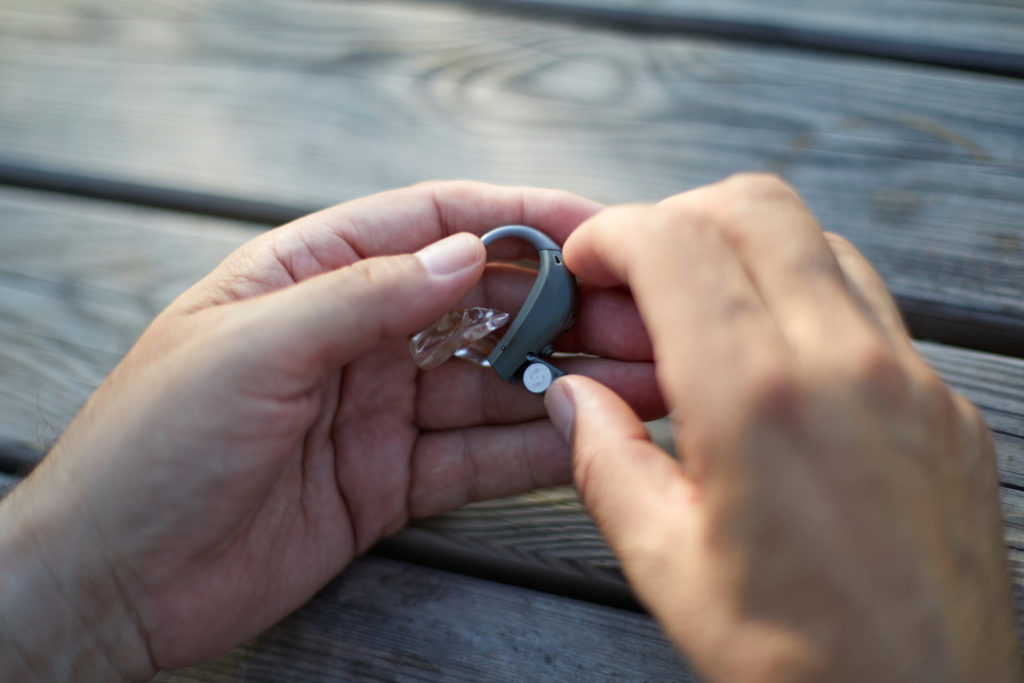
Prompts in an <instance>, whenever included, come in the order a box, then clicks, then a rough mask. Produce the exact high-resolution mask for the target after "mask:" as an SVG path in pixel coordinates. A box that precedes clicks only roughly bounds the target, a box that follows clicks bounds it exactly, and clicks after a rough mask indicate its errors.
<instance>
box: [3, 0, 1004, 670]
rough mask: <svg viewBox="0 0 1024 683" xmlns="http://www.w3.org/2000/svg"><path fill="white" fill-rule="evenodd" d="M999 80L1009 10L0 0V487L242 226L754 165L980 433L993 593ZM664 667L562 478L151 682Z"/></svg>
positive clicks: (398, 549)
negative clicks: (873, 282)
mask: <svg viewBox="0 0 1024 683" xmlns="http://www.w3.org/2000/svg"><path fill="white" fill-rule="evenodd" d="M1022 77H1024V7H1022V6H1021V4H1020V3H1019V2H1018V1H1017V0H993V1H992V2H990V3H988V4H982V3H978V2H974V1H973V0H948V1H942V0H916V1H915V0H828V1H827V2H822V1H820V0H817V1H812V0H784V1H780V2H774V3H763V2H759V1H758V0H719V1H718V2H715V3H710V2H698V1H697V0H661V1H655V0H647V1H644V2H627V1H626V0H589V1H584V0H570V1H566V2H559V3H549V2H531V1H528V0H511V1H506V0H497V1H495V0H492V1H490V2H484V1H483V0H480V1H477V2H472V1H468V0H467V1H465V2H391V1H386V2H373V3H370V2H340V1H329V0H292V1H286V0H261V1H260V2H253V1H251V0H222V1H217V2H214V1H212V0H177V1H176V2H154V1H152V0H148V1H142V0H137V1H134V2H132V1H126V2H119V3H107V2H99V1H98V0H81V1H79V2H71V1H70V0H37V1H36V2H32V3H28V2H21V1H19V0H0V471H3V472H4V474H0V490H3V488H4V487H5V486H7V485H16V483H17V480H18V478H19V477H20V476H21V475H23V474H24V473H25V472H26V471H27V469H28V468H29V467H31V464H32V463H34V462H36V461H37V460H38V459H39V458H40V457H41V456H42V455H43V454H44V453H45V452H46V450H47V449H48V447H49V446H50V445H51V444H52V443H53V441H54V440H55V439H56V438H57V436H58V435H59V434H60V432H61V430H62V429H63V427H64V426H65V425H66V423H67V422H68V420H69V419H70V418H71V417H72V415H73V413H74V411H75V409H76V408H77V406H78V405H80V404H81V402H82V401H83V400H84V398H85V397H86V396H87V395H88V394H89V393H90V391H91V390H92V389H93V388H94V387H95V386H97V384H98V383H99V382H100V381H101V380H102V379H103V377H104V376H105V375H106V373H107V372H109V371H110V369H111V368H112V367H113V366H114V365H115V364H116V363H117V361H118V359H119V358H120V357H121V356H122V355H123V354H124V352H125V351H126V350H127V348H128V347H129V345H130V344H131V343H132V341H133V340H134V339H135V338H136V337H137V335H138V334H139V332H140V331H141V330H142V329H143V327H144V326H145V324H146V323H147V321H148V320H149V319H150V318H151V317H152V316H153V315H155V314H156V313H157V312H158V311H159V310H160V309H161V308H162V307H163V306H164V305H166V303H167V302H168V301H169V300H170V299H171V298H173V297H174V296H175V295H176V294H177V293H179V292H180V291H181V290H182V289H184V288H185V287H186V286H187V285H188V284H189V283H191V282H192V281H194V280H195V279H197V278H198V277H199V276H200V275H202V274H203V273H205V272H206V271H208V270H209V269H210V268H211V267H212V266H213V265H215V264H216V263H217V262H218V261H219V260H220V259H221V258H222V257H223V256H224V255H225V254H226V253H227V252H228V251H230V250H231V249H232V248H234V247H235V246H236V245H238V244H239V243H241V242H243V241H244V240H246V239H247V238H249V237H250V236H252V235H253V234H255V232H257V231H259V230H262V229H264V228H266V227H267V226H269V225H273V224H276V223H280V222H282V221H284V220H287V219H289V218H291V217H293V216H296V215H299V214H301V213H304V212H306V211H308V210H311V209H314V208H318V207H321V206H324V205H328V204H331V203H335V202H339V201H343V200H346V199H350V198H353V197H357V196H361V195H364V194H367V193H370V192H374V191H377V190H380V189H384V188H389V187H394V186H399V185H403V184H407V183H412V182H416V181H420V180H424V179H429V178H438V177H471V178H476V179H481V180H488V181H493V182H500V183H514V184H535V185H546V186H555V187H563V188H566V189H570V190H573V191H576V192H579V193H582V194H585V195H589V196H591V197H594V198H595V199H599V200H602V201H606V202H620V201H638V200H646V199H657V198H660V197H662V196H666V195H669V194H672V193H675V192H677V191H680V190H682V189H686V188H689V187H692V186H695V185H698V184H702V183H705V182H710V181H713V180H716V179H718V178H720V177H722V176H724V175H727V174H729V173H731V172H734V171H739V170H751V169H754V170H756V169H760V170H770V171H774V172H776V173H780V174H782V175H783V176H784V177H786V178H787V179H788V180H789V181H790V182H792V183H793V184H794V185H795V186H796V187H797V188H798V189H799V190H800V191H801V192H802V193H803V194H804V195H805V197H806V198H807V201H808V203H809V204H810V206H811V207H812V208H813V209H814V211H815V212H816V213H817V215H818V216H819V217H820V219H821V220H822V222H823V223H824V224H825V225H826V226H827V227H828V228H829V229H831V230H834V231H836V232H840V233H842V234H844V235H846V236H848V237H849V238H850V239H852V240H853V241H854V242H855V243H856V244H857V245H858V246H860V247H861V249H862V250H863V251H864V252H865V253H866V254H867V255H868V256H869V258H871V259H872V261H873V262H874V263H875V264H876V266H877V267H878V269H879V270H880V271H881V272H882V274H883V276H884V277H885V278H886V280H887V282H888V283H889V284H890V286H891V287H892V289H893V291H894V292H895V293H896V295H897V297H898V299H899V302H900V305H901V307H902V309H903V311H904V313H905V315H906V317H907V320H908V322H909V323H910V325H911V327H912V329H913V331H914V333H915V335H916V336H918V337H919V338H920V339H921V340H922V341H920V343H919V348H920V350H921V352H922V353H923V354H924V355H925V357H926V358H927V359H928V360H929V361H930V362H931V363H932V364H933V365H934V366H935V368H936V369H937V370H938V371H939V372H940V373H941V374H942V375H943V376H944V377H945V378H947V379H948V380H949V381H950V382H951V383H952V384H953V385H954V386H955V387H956V388H957V390H959V391H961V392H962V393H964V394H965V395H967V396H968V397H969V398H971V399H972V400H974V401H975V402H976V403H977V404H978V405H979V406H980V408H981V409H982V412H983V413H984V414H985V417H986V419H987V420H988V421H989V424H990V426H991V428H992V430H993V435H994V437H995V440H996V444H997V449H998V453H999V465H1000V475H1001V481H1002V485H1003V486H1002V496H1003V503H1004V510H1005V516H1006V543H1007V547H1008V549H1009V553H1010V558H1011V561H1012V563H1013V572H1014V580H1015V582H1016V583H1017V587H1018V597H1020V596H1022V595H1024V360H1021V358H1022V357H1024V81H1021V78H1022ZM654 428H655V429H659V428H661V429H664V426H663V425H660V426H659V425H654ZM691 677H692V675H691V674H690V673H689V672H688V671H687V669H686V667H685V664H683V663H682V662H681V659H680V657H679V656H678V655H677V654H676V652H675V651H674V650H673V649H672V647H671V646H670V645H669V644H668V643H667V642H666V641H665V639H664V638H663V637H662V636H661V635H660V632H659V631H658V629H657V627H656V625H655V624H654V623H653V622H652V621H651V619H650V618H649V617H647V616H646V615H644V614H643V613H642V612H640V611H639V610H637V609H636V604H635V601H634V600H633V598H632V597H631V594H630V592H629V590H628V587H627V586H626V585H625V583H624V582H623V580H622V577H621V574H620V573H619V571H618V567H617V564H616V561H615V559H614V557H613V556H612V554H611V553H610V552H609V550H608V548H607V547H606V546H605V544H604V543H603V541H602V540H601V539H600V537H599V536H598V534H597V533H596V530H595V529H594V528H593V526H592V525H591V523H590V521H589V520H588V518H587V516H586V514H585V513H584V512H583V511H582V510H581V508H580V506H579V504H578V503H577V501H576V498H575V495H574V493H573V492H572V491H571V490H570V489H555V490H548V491H541V492H537V493H534V494H530V495H525V496H519V497H516V498H512V499H506V500H500V501H493V502H490V503H483V504H476V505H470V506H468V507H466V508H465V509H462V510H460V511H458V512H456V513H453V514H450V515H445V516H443V517H439V518H436V519H431V520H427V521H424V522H421V523H417V524H415V525H414V526H412V527H411V528H409V529H407V530H405V531H403V532H402V533H400V534H398V535H397V536H396V537H394V538H393V539H390V540H389V541H387V542H386V543H384V544H382V545H381V546H380V547H378V548H377V549H375V550H374V551H373V552H371V553H370V554H369V555H368V556H367V557H365V558H363V559H360V560H359V561H357V562H355V563H354V565H353V566H352V567H351V568H350V569H348V570H346V571H345V572H344V573H343V574H342V575H341V576H339V577H338V578H337V579H336V580H335V581H333V582H332V583H331V584H330V585H328V586H327V587H326V588H325V589H324V590H323V591H322V592H321V593H320V594H319V595H318V596H317V597H316V598H314V599H313V600H312V601H311V602H310V603H309V604H307V605H306V606H304V607H303V608H302V609H300V610H299V611H298V612H297V613H295V614H294V615H292V616H291V617H289V618H287V619H286V620H284V621H283V622H281V623H280V624H278V625H277V626H275V627H273V628H271V629H270V630H268V631H267V632H266V633H264V634H262V635H261V636H259V637H257V638H255V639H253V640H252V641H250V642H248V643H246V644H245V645H243V646H241V647H239V648H237V649H236V650H234V651H232V652H230V653H228V654H227V655H225V656H224V657H222V658H221V659H219V660H217V661H215V662H212V663H210V664H208V665H206V666H203V667H198V668H195V669H190V670H187V671H181V672H176V673H173V674H163V675H162V676H161V678H162V679H164V680H182V681H183V680H203V681H237V680H267V681H271V680H273V681H278V680H338V679H340V680H352V679H359V680H363V679H369V680H396V679H398V680H438V679H445V680H448V679H455V680H473V681H476V680H531V681H532V680H548V679H554V680H588V681H589V680H620V679H625V680H662V679H681V680H687V679H690V678H691Z"/></svg>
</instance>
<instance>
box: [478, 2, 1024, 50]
mask: <svg viewBox="0 0 1024 683" xmlns="http://www.w3.org/2000/svg"><path fill="white" fill-rule="evenodd" d="M468 4H472V5H477V6H480V7H482V8H493V7H494V6H495V5H497V6H499V7H502V8H507V9H514V10H520V11H535V12H545V13H546V15H547V14H548V13H561V14H563V15H564V16H566V17H567V18H572V17H573V16H576V17H578V18H587V17H593V18H597V17H603V18H604V19H606V20H607V21H609V23H611V22H614V21H618V22H621V23H625V24H627V25H631V24H641V22H642V24H641V25H649V26H654V27H656V26H659V25H661V26H665V25H668V26H673V25H679V26H683V27H687V26H692V27H693V29H692V30H697V31H699V30H701V29H703V30H711V31H719V32H723V33H726V35H729V28H730V27H733V29H734V31H733V33H734V34H737V33H738V35H739V36H741V37H742V36H744V35H746V34H747V33H751V34H753V35H754V36H758V35H760V36H763V37H766V38H770V37H772V36H773V35H774V34H773V33H772V29H783V30H784V31H785V32H786V33H787V34H788V35H789V36H792V35H793V34H795V33H810V34H815V33H816V34H824V35H825V36H828V35H831V36H858V37H862V38H863V39H865V40H866V41H880V40H884V41H889V42H892V43H896V44H900V43H902V44H922V43H926V44H931V45H934V46H945V47H960V48H973V49H977V50H983V51H993V52H1002V53H1005V54H1008V55H1016V56H1018V57H1019V56H1024V39H1022V36H1024V6H1022V5H1021V4H1020V3H1019V2H1014V1H1013V0H1003V1H1002V2H976V1H975V0H952V1H950V0H916V1H914V2H908V1H907V0H865V1H862V2H855V1H853V0H828V1H826V2H821V1H820V0H782V1H781V2H778V1H776V2H757V1H756V0H715V1H714V2H710V1H709V0H557V1H555V2H552V1H549V0H487V1H485V2H482V1H481V0H469V2H468ZM738 29H748V31H747V32H742V31H738ZM756 29H760V31H757V30H756Z"/></svg>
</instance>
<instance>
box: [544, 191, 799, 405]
mask: <svg viewBox="0 0 1024 683" xmlns="http://www.w3.org/2000/svg"><path fill="white" fill-rule="evenodd" d="M564 253H565V261H566V264H568V266H569V267H570V268H571V269H572V270H573V271H574V272H576V273H577V274H578V275H579V276H580V277H582V278H584V279H586V280H590V281H593V282H595V283H596V284H598V285H613V284H625V285H627V286H629V287H630V289H631V291H632V294H633V296H634V298H635V299H636V302H637V308H638V310H639V311H640V316H641V318H642V319H643V321H644V324H645V326H646V328H647V331H648V333H649V335H650V337H651V343H652V345H653V349H654V357H655V359H656V361H657V367H658V377H659V380H661V381H660V384H661V387H662V391H663V393H664V396H665V399H666V401H667V403H668V407H669V409H676V408H679V409H680V410H681V411H682V415H681V417H682V418H683V419H686V418H687V417H688V416H692V414H693V412H694V411H698V410H712V411H713V410H716V406H721V405H722V404H723V403H725V402H729V401H731V400H732V396H733V395H734V394H735V393H736V392H735V389H734V386H733V383H734V382H735V381H745V379H746V378H747V377H748V376H749V375H750V374H751V373H754V372H762V371H763V368H765V367H772V366H773V365H776V364H777V363H776V358H777V357H778V356H780V355H781V354H782V353H784V352H785V350H786V347H785V345H784V340H783V339H782V338H781V335H780V332H779V330H778V328H777V326H776V325H775V322H774V321H773V320H772V318H771V316H770V315H769V314H768V312H767V311H766V310H765V309H764V307H763V305H762V303H761V300H760V297H759V295H758V293H757V291H756V290H755V288H754V286H753V284H752V283H751V281H750V279H749V278H748V277H747V273H746V271H745V270H744V268H743V267H742V265H741V264H740V262H739V260H738V259H737V256H736V254H735V252H734V251H733V249H732V247H731V246H730V244H729V243H728V242H727V241H726V240H725V238H724V237H723V236H722V234H721V233H720V232H719V231H718V229H717V227H716V226H715V224H714V223H713V222H712V221H709V220H708V219H707V218H706V217H705V216H703V215H702V214H699V213H693V212H690V211H688V210H686V209H685V207H684V208H681V209H678V210H672V211H669V210H658V209H654V208H650V207H622V208H619V209H610V210H607V211H603V212H602V213H600V214H598V215H597V216H595V217H594V218H592V219H590V220H588V221H587V222H586V223H584V224H583V225H582V226H580V228H579V229H577V230H576V232H574V233H573V235H572V236H571V237H570V238H569V240H568V241H567V242H566V245H565V251H564ZM751 340H757V341H756V343H752V341H751Z"/></svg>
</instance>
